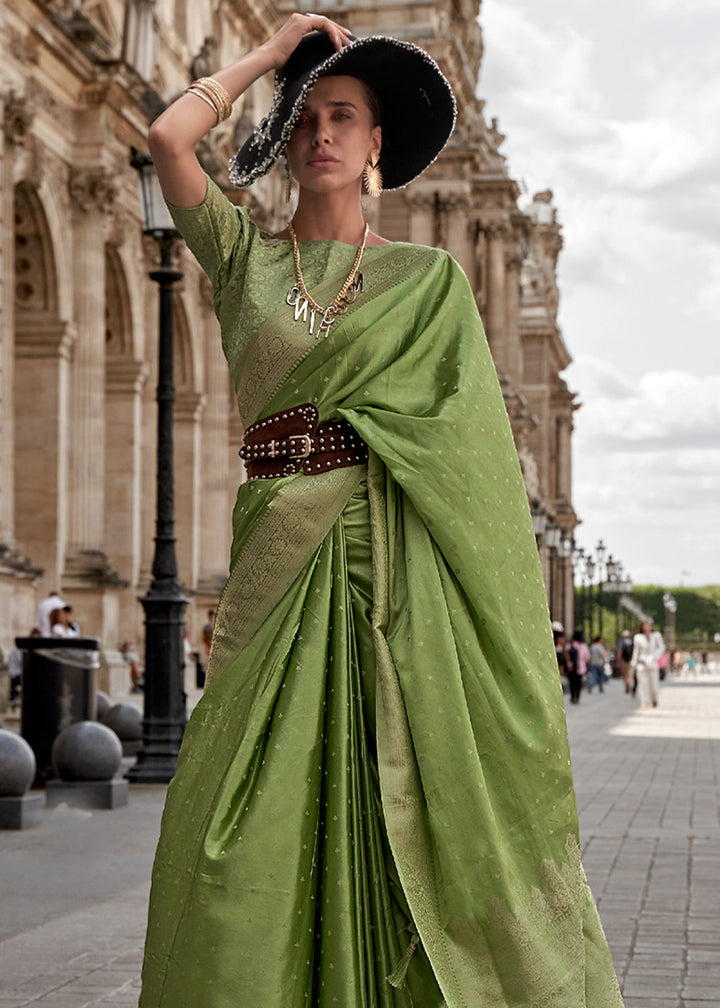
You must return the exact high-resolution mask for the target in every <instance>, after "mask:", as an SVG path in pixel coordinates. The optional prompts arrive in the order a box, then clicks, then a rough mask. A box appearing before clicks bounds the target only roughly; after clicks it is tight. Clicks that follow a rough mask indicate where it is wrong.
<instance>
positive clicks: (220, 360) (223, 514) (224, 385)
mask: <svg viewBox="0 0 720 1008" xmlns="http://www.w3.org/2000/svg"><path fill="white" fill-rule="evenodd" d="M201 285H202V291H203V294H204V298H203V301H204V303H203V313H202V321H203V335H204V346H205V375H206V381H205V388H206V391H207V405H206V407H205V411H204V413H203V423H202V430H203V443H202V451H201V458H200V471H201V475H200V481H201V485H202V501H201V509H202V512H203V514H204V515H205V516H207V515H213V516H215V519H214V520H213V521H207V520H205V521H203V542H202V549H201V551H200V568H199V578H198V585H197V590H198V593H199V595H200V596H202V597H201V598H199V599H198V601H197V605H198V608H199V610H200V612H201V614H202V615H203V616H204V615H205V612H204V610H206V609H208V608H215V605H216V604H217V599H218V595H219V593H220V591H221V590H222V587H223V585H224V583H225V579H226V577H227V568H228V557H229V555H230V535H231V522H230V514H231V512H230V509H229V508H228V500H227V496H228V487H229V486H233V485H234V486H235V487H237V484H238V482H239V480H240V476H241V471H242V470H241V465H240V460H239V459H238V458H237V451H238V449H239V447H240V442H239V441H238V443H237V445H235V446H233V447H234V451H235V465H234V467H233V468H232V471H231V467H232V460H233V449H232V447H231V448H230V450H228V439H229V409H230V406H231V404H230V401H229V396H228V385H229V378H228V370H227V363H226V362H225V357H224V355H223V352H222V346H221V344H220V332H219V328H218V324H217V320H216V319H215V316H214V314H213V312H212V292H211V290H210V284H209V282H208V280H207V278H206V277H205V276H204V275H203V277H202V278H201Z"/></svg>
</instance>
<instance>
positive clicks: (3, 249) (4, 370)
mask: <svg viewBox="0 0 720 1008" xmlns="http://www.w3.org/2000/svg"><path fill="white" fill-rule="evenodd" d="M0 108H1V109H2V124H3V129H2V134H0V320H2V321H1V322H0V325H1V327H2V328H1V329H0V544H5V545H7V546H8V547H10V548H12V547H13V546H14V541H15V518H14V495H15V471H14V470H15V459H14V443H15V417H14V412H15V405H14V396H13V385H14V377H13V376H14V355H15V350H14V344H15V339H14V329H15V250H14V247H13V246H14V236H15V234H14V225H13V218H14V178H13V168H14V165H15V155H16V152H18V150H19V149H20V148H21V147H22V146H23V145H24V143H25V138H26V136H27V133H28V130H29V129H30V126H31V124H32V120H33V113H32V110H31V109H30V108H29V106H28V103H27V102H26V101H24V100H23V99H21V98H20V97H19V96H18V95H17V94H16V93H15V91H12V90H11V91H9V92H7V94H5V95H2V96H0Z"/></svg>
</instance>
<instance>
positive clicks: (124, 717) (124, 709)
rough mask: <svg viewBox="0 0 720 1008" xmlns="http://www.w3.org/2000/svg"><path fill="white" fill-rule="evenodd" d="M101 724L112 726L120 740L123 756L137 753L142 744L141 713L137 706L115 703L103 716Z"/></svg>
mask: <svg viewBox="0 0 720 1008" xmlns="http://www.w3.org/2000/svg"><path fill="white" fill-rule="evenodd" d="M103 724H104V725H107V727H108V728H112V730H113V731H114V732H115V734H116V735H117V737H118V738H119V739H120V741H121V742H122V750H123V756H135V755H137V753H138V752H139V750H140V746H141V745H142V714H141V713H140V711H139V710H138V709H137V707H133V705H132V704H129V703H119V704H115V706H114V707H111V708H110V710H109V711H108V712H107V714H106V715H105V717H104V718H103Z"/></svg>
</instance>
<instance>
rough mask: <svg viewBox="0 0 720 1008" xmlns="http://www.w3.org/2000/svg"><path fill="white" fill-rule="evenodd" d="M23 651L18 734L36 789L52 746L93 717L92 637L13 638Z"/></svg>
mask: <svg viewBox="0 0 720 1008" xmlns="http://www.w3.org/2000/svg"><path fill="white" fill-rule="evenodd" d="M15 643H16V645H17V646H18V647H19V648H20V650H21V651H22V652H23V671H22V716H21V719H20V734H21V735H22V736H23V738H24V739H25V741H26V742H27V743H28V745H29V746H30V748H31V749H32V751H33V752H34V753H35V761H36V763H37V775H36V778H35V784H36V785H38V784H43V783H44V782H45V781H46V780H47V779H48V777H49V776H52V763H51V752H52V745H53V742H54V741H55V739H56V738H57V736H58V735H59V734H60V732H61V731H62V730H63V729H64V728H67V727H68V725H71V724H74V723H75V722H76V721H94V720H95V719H96V717H97V677H98V668H99V666H100V644H99V641H98V639H97V638H96V637H18V638H17V639H16V640H15Z"/></svg>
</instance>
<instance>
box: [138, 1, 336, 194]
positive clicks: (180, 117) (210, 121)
mask: <svg viewBox="0 0 720 1008" xmlns="http://www.w3.org/2000/svg"><path fill="white" fill-rule="evenodd" d="M311 31H324V32H327V34H328V35H329V37H330V38H331V39H332V41H333V44H334V45H335V48H336V49H341V48H342V46H343V45H345V44H346V43H347V42H348V41H349V39H350V33H349V31H348V30H347V29H346V28H342V27H341V26H340V25H338V24H336V23H335V22H334V21H331V20H330V19H329V18H326V17H323V16H322V15H320V14H292V15H291V16H290V18H289V19H288V20H287V21H286V22H285V24H284V25H283V26H282V28H280V30H279V31H278V32H277V33H276V34H275V35H273V37H272V38H271V39H269V40H268V41H267V42H264V43H263V44H262V45H261V46H258V48H257V49H253V50H252V52H249V53H248V54H247V55H246V56H243V57H242V58H241V59H239V60H238V61H237V62H236V63H233V64H231V66H229V67H226V68H225V69H224V70H220V71H219V72H218V73H216V74H213V77H214V79H215V80H216V81H217V82H218V84H221V85H222V86H223V87H224V88H225V90H226V91H227V93H228V95H229V97H230V101H231V102H234V101H235V100H236V99H237V98H239V97H240V95H241V94H243V92H245V91H247V89H248V88H249V87H250V85H251V84H253V83H254V82H255V81H256V80H258V78H260V77H262V76H263V74H266V73H267V72H268V71H269V70H273V69H276V68H277V67H281V66H283V65H284V64H285V63H286V62H287V61H288V59H289V57H290V55H291V53H292V52H293V51H294V50H295V48H296V46H297V45H298V43H299V42H300V40H301V39H302V38H303V36H304V35H307V34H308V33H309V32H311ZM216 121H217V120H216V116H215V114H214V112H213V110H212V108H211V107H210V105H209V104H208V103H207V102H206V101H204V100H203V98H201V97H199V95H197V94H194V93H193V92H192V91H188V92H186V93H185V94H182V95H181V96H180V97H179V98H178V99H177V100H176V101H174V102H173V103H172V105H171V106H170V107H169V108H167V109H166V110H165V111H164V112H163V113H162V115H161V116H159V117H158V118H157V119H156V120H155V122H154V123H153V124H152V126H151V127H150V131H149V133H148V145H149V148H150V153H151V155H152V159H153V162H154V163H155V168H156V170H157V173H158V178H159V179H160V185H161V186H162V191H163V193H164V195H165V198H166V199H167V200H168V202H169V203H172V204H174V205H175V206H180V207H192V206H198V204H200V203H202V201H203V200H204V199H205V191H206V182H205V174H204V172H203V170H202V168H201V167H200V163H199V162H198V159H197V157H196V156H195V148H196V147H197V145H198V143H199V142H200V140H201V139H202V138H203V137H204V136H205V134H206V133H207V132H208V130H210V129H212V127H213V126H215V125H216Z"/></svg>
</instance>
